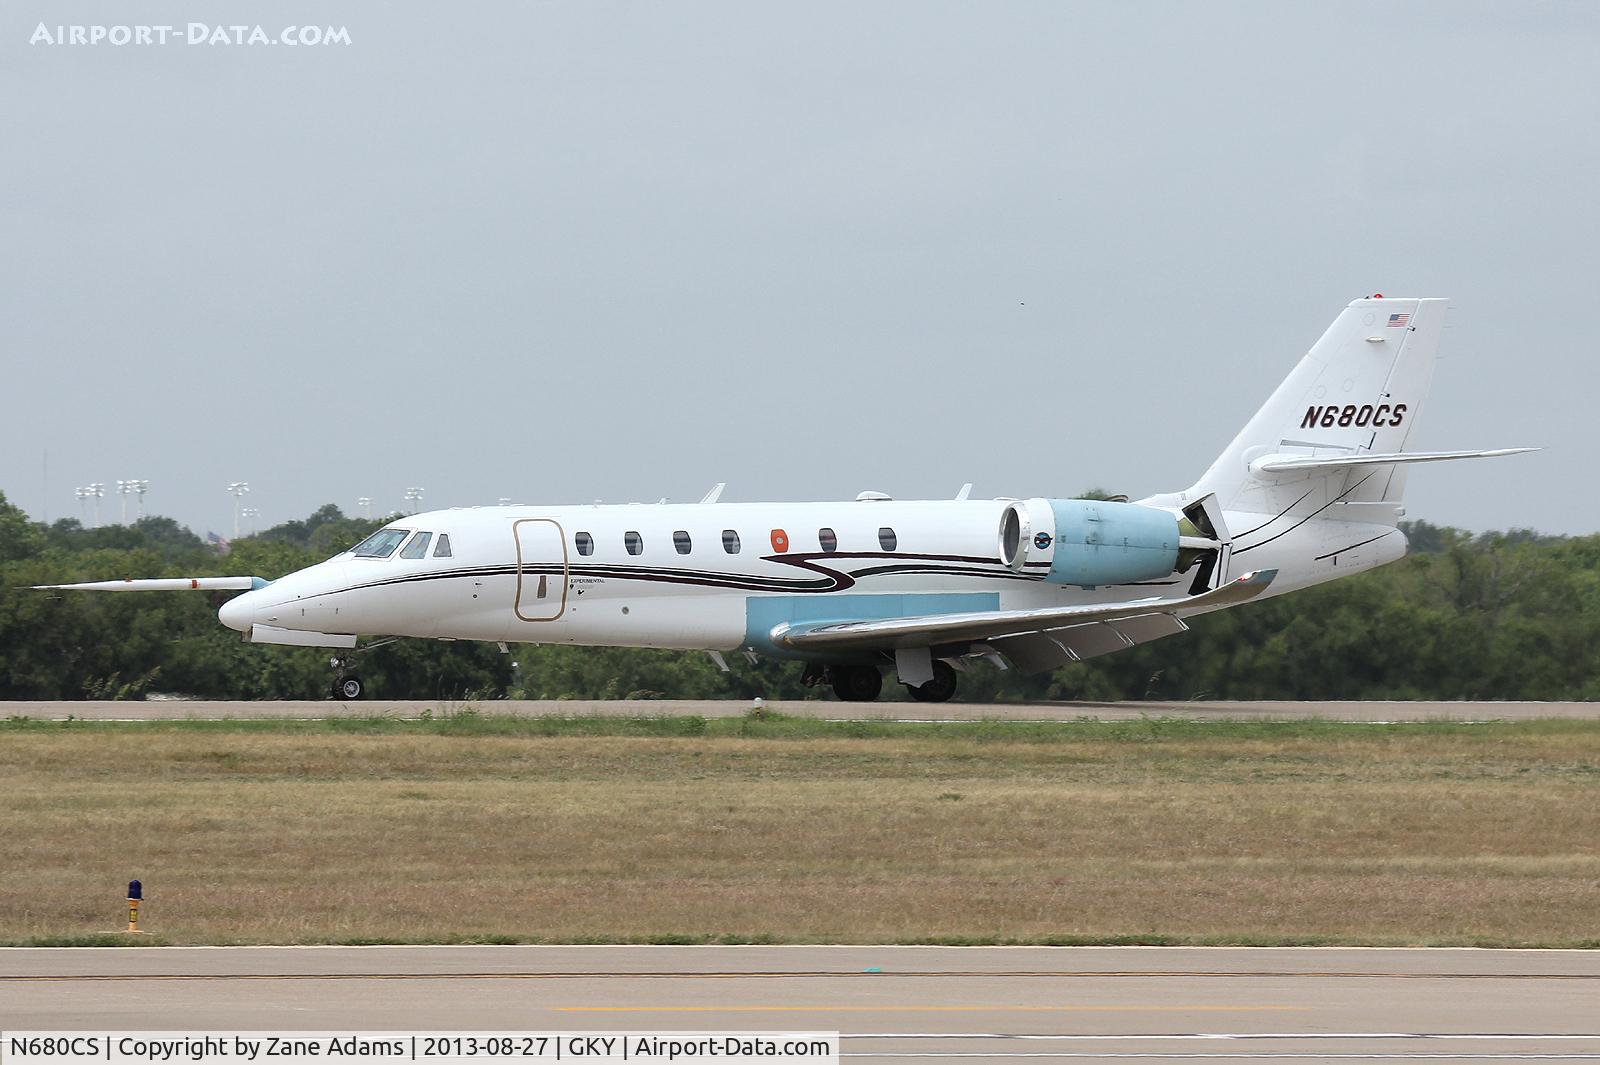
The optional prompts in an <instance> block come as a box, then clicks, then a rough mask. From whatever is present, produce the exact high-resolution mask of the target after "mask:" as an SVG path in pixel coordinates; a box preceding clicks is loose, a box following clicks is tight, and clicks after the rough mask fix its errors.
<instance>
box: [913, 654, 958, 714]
mask: <svg viewBox="0 0 1600 1065" xmlns="http://www.w3.org/2000/svg"><path fill="white" fill-rule="evenodd" d="M906 691H908V692H910V693H911V698H913V699H915V700H916V701H917V702H919V703H942V702H944V701H945V700H946V699H948V698H950V697H951V696H952V695H954V694H955V693H956V671H955V670H953V669H951V668H950V663H948V662H941V661H939V660H937V659H935V660H934V663H933V679H932V680H930V681H928V682H927V683H926V684H918V685H915V686H913V685H910V684H907V685H906Z"/></svg>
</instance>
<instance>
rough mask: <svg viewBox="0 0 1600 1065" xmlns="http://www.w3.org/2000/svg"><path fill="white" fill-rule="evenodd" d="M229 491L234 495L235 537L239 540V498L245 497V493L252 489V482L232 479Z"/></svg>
mask: <svg viewBox="0 0 1600 1065" xmlns="http://www.w3.org/2000/svg"><path fill="white" fill-rule="evenodd" d="M227 491H228V494H229V495H231V496H233V538H234V539H235V540H237V539H238V538H239V500H241V499H243V498H244V496H245V494H246V493H247V492H249V491H250V482H249V481H230V482H229V483H228V489H227Z"/></svg>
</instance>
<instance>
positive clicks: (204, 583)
mask: <svg viewBox="0 0 1600 1065" xmlns="http://www.w3.org/2000/svg"><path fill="white" fill-rule="evenodd" d="M267 583H268V582H267V581H266V580H264V579H262V578H260V577H146V578H142V579H139V580H134V579H133V578H131V577H130V578H126V579H124V580H120V581H87V582H85V583H83V584H35V585H33V588H34V589H35V590H37V591H44V590H49V589H54V590H56V591H62V592H191V591H194V592H246V591H249V590H250V589H252V588H265V587H266V586H267Z"/></svg>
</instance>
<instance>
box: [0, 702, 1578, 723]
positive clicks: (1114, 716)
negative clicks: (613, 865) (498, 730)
mask: <svg viewBox="0 0 1600 1065" xmlns="http://www.w3.org/2000/svg"><path fill="white" fill-rule="evenodd" d="M766 705H767V708H768V709H769V710H772V711H774V712H776V713H780V714H790V715H794V716H797V717H817V718H827V719H833V720H855V721H859V720H874V719H883V720H899V721H930V720H933V721H978V720H1007V721H1073V720H1077V719H1080V718H1094V719H1098V720H1102V721H1126V720H1135V719H1138V718H1141V717H1182V718H1190V719H1194V720H1213V719H1234V720H1237V719H1272V720H1304V719H1307V718H1326V719H1330V720H1335V721H1370V722H1378V721H1443V720H1454V721H1518V720H1527V719H1530V718H1541V717H1566V718H1590V719H1597V718H1600V702H1591V703H1554V702H1552V703H1541V702H1112V703H1096V702H1057V703H940V704H928V703H916V702H879V703H841V702H836V701H834V700H832V699H814V700H804V701H777V702H771V703H767V704H766ZM469 706H470V707H471V708H473V709H476V710H477V711H479V712H480V713H493V714H521V715H528V716H538V715H545V716H550V715H562V716H588V715H608V716H619V717H667V716H680V715H689V714H698V715H700V716H701V717H708V718H709V717H738V716H740V715H742V714H744V713H746V712H748V711H749V710H750V707H751V704H750V703H749V702H748V701H746V700H742V699H717V700H710V699H708V700H685V699H648V700H645V699H625V700H616V701H609V702H608V701H599V700H578V699H574V700H561V701H555V700H550V701H543V702H537V701H532V700H513V699H500V700H488V701H481V702H473V703H463V702H439V701H428V700H397V699H371V700H364V701H361V702H336V701H334V700H332V699H323V700H305V701H301V702H212V701H199V700H188V699H181V700H180V699H171V700H168V699H163V700H147V701H140V702H87V701H85V702H45V701H38V702H0V718H3V717H10V716H23V717H31V718H36V719H40V720H64V719H66V718H68V717H74V718H78V719H81V720H86V721H107V720H133V721H143V720H151V721H154V720H168V719H184V718H194V719H219V718H323V717H336V716H348V715H354V716H367V715H392V716H395V717H416V716H417V715H418V714H421V713H423V712H424V711H427V712H430V713H433V714H435V715H437V714H442V713H452V712H459V711H461V710H464V709H467V708H468V707H469Z"/></svg>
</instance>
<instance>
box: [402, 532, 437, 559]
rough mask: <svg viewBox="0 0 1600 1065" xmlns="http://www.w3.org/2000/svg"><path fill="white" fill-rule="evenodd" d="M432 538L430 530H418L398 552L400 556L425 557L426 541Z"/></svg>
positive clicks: (426, 551)
mask: <svg viewBox="0 0 1600 1065" xmlns="http://www.w3.org/2000/svg"><path fill="white" fill-rule="evenodd" d="M432 539H433V533H431V532H419V533H417V535H415V536H413V537H412V538H411V542H410V543H409V544H407V545H406V546H405V550H404V551H401V552H400V557H401V558H427V557H428V543H429V541H431V540H432Z"/></svg>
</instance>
